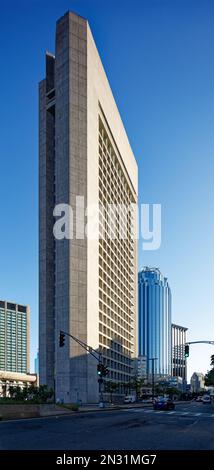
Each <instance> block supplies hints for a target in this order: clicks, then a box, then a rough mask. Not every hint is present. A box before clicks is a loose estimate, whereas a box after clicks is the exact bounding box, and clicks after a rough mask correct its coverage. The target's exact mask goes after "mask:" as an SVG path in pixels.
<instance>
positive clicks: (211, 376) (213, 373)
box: [205, 354, 214, 385]
mask: <svg viewBox="0 0 214 470" xmlns="http://www.w3.org/2000/svg"><path fill="white" fill-rule="evenodd" d="M210 365H211V367H212V369H210V370H208V371H207V373H206V375H205V385H214V354H212V356H211V358H210Z"/></svg>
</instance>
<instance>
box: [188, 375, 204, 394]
mask: <svg viewBox="0 0 214 470" xmlns="http://www.w3.org/2000/svg"><path fill="white" fill-rule="evenodd" d="M190 385H191V392H192V393H199V392H202V391H203V390H204V388H205V378H204V375H203V374H202V373H201V372H194V374H192V377H191V379H190Z"/></svg>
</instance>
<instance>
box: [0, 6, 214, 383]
mask: <svg viewBox="0 0 214 470" xmlns="http://www.w3.org/2000/svg"><path fill="white" fill-rule="evenodd" d="M69 9H70V10H74V11H76V12H77V13H79V14H80V15H82V16H84V17H87V18H88V20H89V22H90V25H91V28H92V31H93V34H94V37H95V41H96V43H97V47H98V49H99V52H100V55H101V58H102V61H103V64H104V67H105V69H106V72H107V75H108V78H109V81H110V84H111V87H112V90H113V93H114V96H115V98H116V101H117V104H118V107H119V110H120V112H121V116H122V119H123V121H124V124H125V127H126V129H127V133H128V136H129V139H130V142H131V145H132V148H133V150H134V153H135V156H136V159H137V161H138V165H139V200H140V202H144V203H161V204H162V211H163V227H162V246H161V249H160V250H158V251H154V252H142V250H141V245H140V247H139V267H141V266H142V265H143V264H149V265H155V266H158V267H159V268H160V269H161V271H162V272H163V274H164V275H166V276H167V277H168V279H169V282H170V285H171V289H172V294H173V321H174V322H177V323H180V324H182V325H185V326H187V327H188V328H189V334H188V339H189V340H197V339H214V308H213V307H214V300H213V299H214V296H213V292H214V289H213V280H214V279H213V278H214V276H213V265H214V259H213V258H214V256H213V251H214V250H213V242H214V222H213V206H214V196H213V186H214V184H213V176H214V28H213V23H214V2H213V1H212V0H210V1H209V0H200V1H199V0H192V1H191V0H189V1H188V0H132V1H131V0H130V1H125V0H116V1H115V0H114V1H113V0H108V2H107V1H103V0H74V1H72V0H70V1H68V0H58V1H57V0H45V1H42V0H19V1H15V0H14V1H10V0H1V1H0V12H1V15H0V18H1V28H0V44H1V54H0V67H1V76H0V84H1V86H0V102H1V112H0V113H1V114H0V115H1V145H0V152H1V166H0V168H1V184H0V209H1V243H0V260H1V270H0V298H3V299H11V300H14V301H17V302H20V303H28V304H29V305H30V307H31V354H32V358H34V356H35V353H36V349H37V336H38V328H37V325H38V256H37V249H38V219H37V214H38V98H37V83H38V81H39V80H41V79H42V78H43V76H44V65H45V64H44V52H45V49H49V50H50V51H53V52H54V33H55V22H56V20H57V19H58V18H59V17H60V16H61V15H63V14H64V13H65V12H66V11H67V10H69ZM211 353H214V349H213V347H209V346H206V345H204V346H200V347H199V346H194V347H193V346H192V347H191V349H190V359H189V374H191V373H192V372H193V371H195V370H196V371H202V372H205V371H206V370H207V368H208V367H209V358H210V354H211ZM32 365H33V362H32Z"/></svg>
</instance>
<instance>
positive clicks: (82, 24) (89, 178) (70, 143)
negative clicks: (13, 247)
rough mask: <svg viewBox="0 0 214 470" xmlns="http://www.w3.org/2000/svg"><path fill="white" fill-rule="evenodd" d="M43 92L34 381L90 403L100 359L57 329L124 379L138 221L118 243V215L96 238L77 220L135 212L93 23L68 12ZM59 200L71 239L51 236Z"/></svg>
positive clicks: (131, 335)
mask: <svg viewBox="0 0 214 470" xmlns="http://www.w3.org/2000/svg"><path fill="white" fill-rule="evenodd" d="M39 96H40V98H39V99H40V130H39V138H40V146H39V151H40V213H39V215H40V245H39V256H40V269H39V273H40V283H39V297H40V302H39V310H40V317H39V331H40V333H39V375H40V383H41V384H42V383H43V384H44V383H45V384H47V385H48V386H49V387H55V397H56V399H57V398H58V399H60V400H64V401H65V402H69V401H70V402H72V401H74V400H76V397H77V396H78V397H79V399H81V400H82V401H83V402H95V401H97V400H98V385H97V372H96V367H97V363H96V360H95V359H94V358H93V357H91V356H90V355H89V354H86V353H85V352H84V350H83V349H82V348H81V347H80V346H79V345H78V344H76V343H75V342H74V341H73V340H70V339H69V338H68V337H66V341H65V346H64V347H63V348H59V344H58V337H59V331H60V330H63V331H66V332H68V333H71V334H72V335H74V336H75V337H77V338H79V339H80V340H82V341H84V342H85V343H87V344H88V345H90V346H91V347H93V348H94V349H96V350H97V351H98V350H99V351H101V352H102V354H103V358H104V361H105V363H106V365H107V366H108V367H109V370H110V374H109V376H108V378H110V379H112V380H113V381H115V382H118V383H121V384H122V383H123V382H125V381H128V380H129V379H130V377H131V375H132V373H133V364H132V358H134V357H136V356H137V344H136V338H137V335H136V328H137V315H136V305H137V302H136V298H137V286H136V279H137V250H136V236H135V231H136V226H135V221H136V217H135V211H134V210H133V211H130V212H131V215H130V213H129V215H128V216H127V226H126V232H127V236H126V237H124V238H123V237H119V236H116V237H111V236H110V235H109V233H110V232H109V230H110V231H111V228H109V226H110V225H111V223H112V222H113V220H114V214H113V212H114V211H113V212H111V211H110V212H109V213H108V216H107V215H106V211H105V210H100V216H99V228H100V231H101V232H102V237H100V238H99V237H88V236H87V237H86V236H85V234H84V230H79V229H78V228H77V225H78V224H77V222H78V221H79V220H80V219H81V218H82V217H83V220H84V222H85V223H86V224H87V223H88V218H89V215H88V214H89V213H90V211H91V210H92V209H91V208H93V206H94V205H98V204H99V206H100V208H101V209H102V208H106V205H107V204H113V205H120V206H127V207H130V206H132V207H133V204H135V203H137V164H136V161H135V158H134V156H133V153H132V150H131V147H130V144H129V141H128V138H127V135H126V132H125V130H124V127H123V124H122V121H121V118H120V115H119V112H118V109H117V106H116V104H115V101H114V98H113V95H112V92H111V89H110V86H109V83H108V80H107V77H106V75H105V72H104V69H103V66H102V63H101V60H100V57H99V54H98V51H97V49H96V46H95V43H94V40H93V37H92V34H91V31H90V27H89V24H88V22H87V21H86V20H85V19H84V18H82V17H80V16H78V15H76V14H74V13H71V12H68V13H66V14H65V15H64V16H63V17H62V18H60V19H59V20H58V21H57V26H56V48H55V55H52V54H50V53H46V77H45V79H44V80H42V81H41V82H40V85H39ZM79 196H80V198H79ZM83 199H84V205H85V207H87V209H88V212H87V215H85V214H86V213H85V212H83V209H82V200H83ZM59 204H67V205H69V206H70V207H71V208H72V209H73V212H74V213H75V215H74V219H73V222H74V225H75V224H76V226H75V227H76V233H75V236H74V237H73V239H68V238H67V237H65V238H64V239H61V240H59V239H56V238H55V237H54V236H53V225H54V218H53V211H54V208H55V206H56V205H59ZM75 210H76V212H75ZM111 214H112V215H111ZM116 219H117V217H116ZM116 225H117V223H116ZM108 228H109V230H108ZM77 232H78V233H77ZM103 234H104V236H103ZM117 234H118V228H117ZM69 238H70V237H69Z"/></svg>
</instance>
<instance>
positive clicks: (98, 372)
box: [97, 363, 103, 377]
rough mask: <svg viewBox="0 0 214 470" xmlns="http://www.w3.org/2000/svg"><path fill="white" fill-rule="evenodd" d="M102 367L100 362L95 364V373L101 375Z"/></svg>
mask: <svg viewBox="0 0 214 470" xmlns="http://www.w3.org/2000/svg"><path fill="white" fill-rule="evenodd" d="M102 367H103V365H102V364H100V363H99V364H97V375H99V376H100V377H101V375H102Z"/></svg>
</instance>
